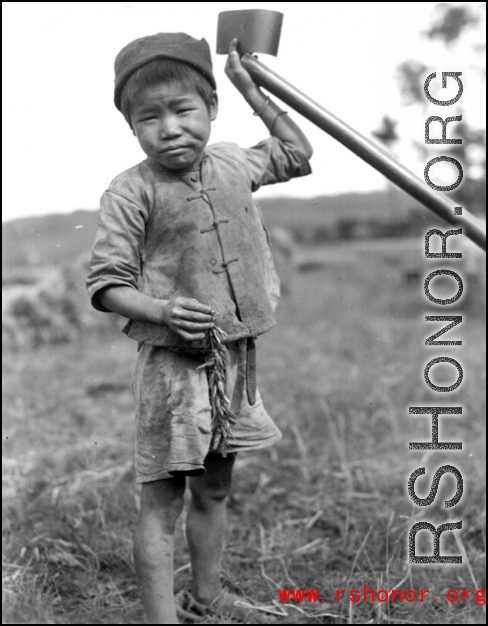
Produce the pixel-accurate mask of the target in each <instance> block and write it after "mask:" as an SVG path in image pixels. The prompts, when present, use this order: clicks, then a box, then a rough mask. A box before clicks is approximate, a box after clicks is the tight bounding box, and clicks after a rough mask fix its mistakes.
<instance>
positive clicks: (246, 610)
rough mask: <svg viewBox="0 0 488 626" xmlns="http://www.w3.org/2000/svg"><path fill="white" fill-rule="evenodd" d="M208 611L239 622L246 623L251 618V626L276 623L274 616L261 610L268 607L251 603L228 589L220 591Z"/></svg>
mask: <svg viewBox="0 0 488 626" xmlns="http://www.w3.org/2000/svg"><path fill="white" fill-rule="evenodd" d="M210 609H212V610H213V611H214V612H215V613H217V614H218V615H227V616H229V617H230V618H232V619H235V620H237V621H239V622H246V621H247V620H248V619H249V618H251V617H252V622H251V623H252V624H273V623H274V622H276V617H275V616H274V615H272V614H270V613H266V611H265V610H264V611H263V609H268V607H261V606H260V605H256V604H254V603H251V602H249V601H248V600H246V599H245V598H243V597H242V596H238V595H237V594H235V593H232V592H231V591H229V590H228V589H223V590H222V592H221V593H220V594H219V595H218V596H217V597H216V598H215V600H214V601H213V602H212V604H211V605H210ZM271 610H272V609H271Z"/></svg>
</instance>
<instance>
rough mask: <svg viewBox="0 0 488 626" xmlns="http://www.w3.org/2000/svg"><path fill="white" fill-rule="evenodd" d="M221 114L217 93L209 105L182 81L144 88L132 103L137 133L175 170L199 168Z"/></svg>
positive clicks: (146, 148) (146, 149) (155, 156)
mask: <svg viewBox="0 0 488 626" xmlns="http://www.w3.org/2000/svg"><path fill="white" fill-rule="evenodd" d="M216 117H217V94H214V97H213V101H212V105H211V107H210V110H209V108H208V107H207V105H206V104H205V102H204V100H203V99H202V97H201V96H200V95H199V94H198V93H197V92H196V91H194V90H192V89H191V87H188V86H187V85H185V84H183V83H179V82H172V83H164V84H160V85H152V86H149V87H146V88H145V89H143V90H141V92H140V93H139V94H137V96H136V97H135V98H134V100H133V102H132V106H131V122H132V128H133V132H134V135H135V136H136V137H137V139H138V141H139V144H140V146H141V148H142V149H143V150H144V152H145V153H146V154H147V156H149V157H150V158H151V159H153V160H154V161H157V162H158V163H160V164H161V165H164V166H165V167H167V168H169V169H171V170H179V169H183V168H191V167H194V168H196V167H197V166H198V165H199V164H200V162H201V160H202V154H203V150H204V148H205V146H206V145H207V142H208V139H209V137H210V126H211V122H212V121H213V120H214V119H215V118H216Z"/></svg>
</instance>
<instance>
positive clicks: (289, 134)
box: [225, 39, 313, 159]
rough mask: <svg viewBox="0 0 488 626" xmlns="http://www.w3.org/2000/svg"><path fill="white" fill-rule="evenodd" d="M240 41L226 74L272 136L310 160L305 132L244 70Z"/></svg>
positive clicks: (233, 45)
mask: <svg viewBox="0 0 488 626" xmlns="http://www.w3.org/2000/svg"><path fill="white" fill-rule="evenodd" d="M237 44H238V41H237V39H233V40H232V42H231V44H230V47H229V56H228V57H227V63H226V66H225V73H226V74H227V76H228V77H229V79H230V81H231V82H232V84H233V85H234V87H235V88H236V89H237V90H238V91H239V92H240V93H241V94H242V96H243V98H244V99H245V100H246V102H247V103H248V104H249V105H250V106H251V107H252V109H253V110H254V112H255V113H256V114H257V115H259V117H260V118H261V119H262V121H263V122H264V124H265V125H266V128H267V129H268V130H269V133H270V135H272V136H273V137H277V138H278V139H281V141H283V142H285V143H288V144H291V145H293V146H294V147H295V148H296V149H297V150H299V151H300V152H301V153H302V154H303V155H304V156H305V157H306V158H307V159H310V158H311V156H312V154H313V148H312V146H311V145H310V142H309V141H308V139H307V138H306V137H305V135H304V133H303V132H302V130H301V129H300V128H299V127H298V126H297V124H295V122H294V121H293V120H292V119H291V118H290V117H289V116H288V115H286V112H285V111H283V110H282V109H280V108H279V106H278V105H277V104H275V103H274V102H272V101H271V99H270V98H269V97H268V96H265V95H264V93H263V92H262V91H261V89H260V88H259V87H258V86H257V85H256V83H255V82H254V81H253V79H252V78H251V76H250V74H249V72H248V71H247V70H246V69H245V68H244V67H243V65H242V63H241V60H240V57H239V53H238V51H237Z"/></svg>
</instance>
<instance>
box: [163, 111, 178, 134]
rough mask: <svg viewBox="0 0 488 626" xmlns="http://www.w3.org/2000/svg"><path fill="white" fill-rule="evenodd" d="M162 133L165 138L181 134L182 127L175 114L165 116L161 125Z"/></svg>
mask: <svg viewBox="0 0 488 626" xmlns="http://www.w3.org/2000/svg"><path fill="white" fill-rule="evenodd" d="M160 135H161V137H162V138H164V139H167V138H168V137H177V136H179V135H181V128H180V125H179V124H178V120H177V118H176V117H175V116H173V115H171V116H167V117H165V118H164V120H162V122H161V126H160Z"/></svg>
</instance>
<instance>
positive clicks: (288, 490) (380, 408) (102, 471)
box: [3, 242, 486, 624]
mask: <svg viewBox="0 0 488 626" xmlns="http://www.w3.org/2000/svg"><path fill="white" fill-rule="evenodd" d="M420 243H421V242H420ZM397 252H398V250H397V248H396V247H395V245H394V244H393V245H392V246H390V247H389V248H388V246H383V247H382V248H378V249H376V248H375V246H369V247H364V246H363V248H357V249H356V248H354V247H351V246H350V247H345V246H337V247H334V248H330V249H328V251H323V250H318V251H316V254H315V255H310V250H307V251H306V254H305V253H302V254H301V256H300V260H301V267H302V271H301V272H299V273H297V274H296V275H295V276H294V278H293V281H292V285H291V290H290V293H289V295H288V296H287V297H286V298H284V300H283V301H282V303H281V305H280V309H279V315H278V326H277V327H276V328H275V329H274V330H273V331H272V332H270V333H269V334H268V335H266V336H263V337H262V338H260V339H259V342H258V349H259V350H258V358H259V372H258V374H259V378H258V380H259V385H260V388H261V392H262V395H263V397H264V399H265V402H266V406H267V408H268V411H269V412H270V414H271V415H272V416H273V418H274V419H275V420H276V422H277V423H278V425H279V426H280V428H281V429H282V431H283V433H284V437H283V439H282V441H281V442H280V443H279V444H278V445H276V446H275V447H274V448H272V449H268V450H264V451H261V452H258V453H250V454H248V455H244V454H243V455H242V456H241V458H239V459H238V460H237V463H236V470H235V479H234V490H233V495H232V497H231V499H230V501H229V527H228V537H227V539H228V542H227V549H226V552H225V557H224V570H223V576H224V579H225V581H226V583H227V584H228V585H229V586H230V587H231V588H233V589H234V590H236V591H238V592H240V593H242V594H244V595H246V596H247V597H249V598H251V599H253V600H255V601H259V602H263V603H266V604H268V605H269V604H271V603H272V602H273V601H274V603H275V605H276V612H277V613H279V612H282V615H281V616H279V617H277V622H278V623H283V624H286V623H290V624H291V623H293V624H296V623H310V624H320V623H324V624H325V623H332V624H343V623H349V624H355V623H359V624H360V623H365V624H372V623H376V624H380V623H385V624H397V623H404V624H405V623H406V624H408V623H420V624H445V623H463V624H475V623H476V624H477V623H483V622H484V619H485V617H484V616H485V611H484V607H483V606H476V605H475V603H474V600H473V594H471V596H468V597H467V601H466V602H461V601H459V602H456V603H449V602H447V601H446V597H445V595H446V591H447V590H449V589H455V590H457V591H461V590H463V589H472V590H476V589H484V587H485V578H484V576H485V575H484V568H485V549H486V548H485V526H484V522H485V518H484V495H485V491H484V475H485V470H484V457H485V444H484V424H485V422H484V363H485V354H484V350H485V348H484V346H485V338H484V333H485V325H484V318H483V303H484V296H483V294H482V293H481V292H480V291H479V290H480V289H481V288H480V287H479V285H478V286H475V285H473V287H472V289H471V293H470V291H469V290H470V285H469V284H468V285H467V293H466V295H465V296H463V299H464V302H465V304H464V305H461V306H459V307H458V308H457V309H456V310H455V311H453V312H456V313H458V312H460V311H461V312H463V313H464V315H465V322H464V323H463V324H462V325H461V326H458V327H457V328H456V329H455V330H454V331H453V332H452V333H451V335H452V337H451V338H456V339H457V338H461V339H462V340H463V344H464V345H463V346H462V347H456V348H439V347H426V346H425V345H424V341H425V338H426V337H427V336H428V335H429V334H432V333H433V332H434V330H436V329H437V325H435V324H432V323H431V324H430V325H429V324H428V323H427V322H425V321H424V315H426V314H434V315H443V314H444V315H446V314H452V312H451V311H449V312H447V311H445V310H441V311H439V310H438V309H440V308H441V307H435V306H432V305H430V306H427V305H428V303H427V300H426V298H425V296H424V295H423V293H422V286H421V283H420V282H419V283H418V284H415V282H414V284H412V282H411V281H410V282H408V283H407V282H406V281H405V275H404V274H405V272H404V268H405V267H406V266H407V265H408V261H407V259H408V258H411V256H412V253H411V251H410V252H409V251H408V250H406V251H405V252H404V258H403V259H402V256H401V255H400V254H397ZM306 258H309V259H312V260H309V262H306ZM418 258H420V259H421V256H419V257H418ZM423 263H425V270H426V271H425V274H424V275H426V274H427V273H428V269H427V268H430V266H428V265H427V263H426V262H422V261H421V262H420V265H421V266H422V264H423ZM460 302H463V301H460ZM451 308H453V307H451ZM434 327H435V328H434ZM454 334H456V337H454ZM135 354H136V352H135V346H134V345H133V343H132V342H131V341H129V340H128V339H126V338H125V337H124V336H120V334H119V333H117V332H116V330H115V329H114V328H113V329H111V328H110V327H109V326H107V327H106V328H105V329H104V331H103V333H102V334H101V335H100V334H98V335H94V334H93V333H81V334H80V336H79V337H78V338H77V339H76V340H74V341H70V342H68V343H66V344H61V345H56V346H51V345H45V346H40V347H39V348H37V349H36V350H35V351H30V352H22V351H16V352H14V351H6V352H5V353H4V399H3V407H4V419H3V431H4V434H3V444H4V457H3V498H4V507H3V566H4V573H3V590H4V600H3V609H4V621H3V623H6V624H37V623H41V624H138V623H144V618H143V614H142V608H141V604H140V601H139V596H138V591H137V588H136V581H135V576H134V570H133V567H132V563H131V542H132V534H133V530H134V525H135V522H136V516H137V509H138V503H139V491H138V488H137V487H136V486H135V484H134V474H133V467H132V440H133V402H132V396H131V393H130V380H131V373H132V366H133V362H134V359H135ZM446 354H447V355H448V356H454V357H455V358H457V359H458V360H459V361H460V362H461V363H462V366H463V369H464V373H465V380H464V382H463V384H462V385H461V387H460V388H459V390H458V391H457V392H455V393H452V394H449V396H452V397H449V398H448V399H444V398H441V400H439V397H438V396H439V394H436V393H434V392H432V391H430V390H429V389H428V387H427V385H426V384H425V383H424V381H423V369H424V366H425V364H426V363H427V362H428V360H430V358H433V357H435V356H442V355H446ZM450 380H452V371H451V370H450V369H449V370H446V371H444V370H442V368H439V369H438V370H437V371H436V381H443V384H446V383H447V382H448V381H450ZM438 384H439V383H438ZM439 403H440V404H447V403H451V404H454V405H462V406H463V416H462V417H461V416H460V417H457V418H447V419H445V420H444V421H443V420H441V431H440V433H441V439H451V440H460V441H462V442H463V450H462V451H461V452H449V451H448V452H438V453H420V452H418V453H417V452H409V451H408V442H409V441H419V440H424V439H428V438H429V433H430V428H429V423H430V422H429V419H428V418H424V417H410V416H409V415H408V407H409V406H420V405H435V404H439ZM449 463H450V464H453V465H455V466H456V467H458V468H459V469H460V470H461V471H462V473H463V478H464V495H463V498H462V500H461V502H460V503H459V504H458V505H457V506H456V507H455V508H454V509H453V510H452V509H448V510H446V509H443V508H441V506H439V504H438V503H439V502H442V500H444V499H449V498H450V497H452V495H453V493H454V489H453V482H451V481H450V477H445V478H444V479H443V481H442V482H441V489H440V493H439V494H438V496H437V498H436V500H435V502H434V504H433V505H432V506H431V507H428V508H427V509H425V508H423V507H416V506H413V505H412V503H411V501H410V499H409V497H408V494H407V480H408V477H409V475H410V474H411V472H413V471H414V470H415V469H416V468H418V467H423V466H425V467H426V472H427V476H428V477H429V478H425V482H422V481H423V480H424V479H419V485H420V486H419V487H418V492H420V493H422V495H425V494H426V493H427V491H428V488H429V487H428V485H430V480H431V478H430V477H431V476H432V474H433V472H434V471H435V469H437V467H439V466H441V465H445V464H449ZM459 519H462V520H463V530H462V531H461V532H460V533H458V540H457V541H455V539H454V533H445V535H444V537H445V541H444V540H443V543H442V549H443V551H444V550H445V552H446V553H449V552H450V553H453V554H460V553H462V555H463V561H464V563H463V565H456V566H448V565H443V566H419V565H417V566H411V567H409V566H408V563H407V535H408V530H409V528H410V527H411V526H412V525H413V523H415V522H417V521H422V520H427V521H431V522H434V523H436V525H437V524H440V523H444V522H446V521H458V520H459ZM183 524H184V519H183V520H182V521H181V524H180V525H179V527H178V533H177V535H178V536H177V550H176V562H175V567H176V576H175V582H176V589H177V590H179V589H185V588H187V587H188V585H189V576H190V573H189V567H188V563H189V557H188V551H187V548H186V546H185V542H184V539H183ZM419 537H420V536H419ZM364 584H366V585H367V586H368V587H369V588H371V589H374V590H377V589H386V590H391V589H393V588H396V587H397V588H399V589H402V590H407V589H414V590H417V591H418V590H420V589H429V590H430V594H429V595H428V596H427V598H426V600H425V602H424V603H420V602H415V603H407V602H402V603H399V602H395V603H391V602H387V603H378V602H375V603H371V602H359V603H349V601H348V600H347V598H346V595H344V596H343V599H342V601H341V602H335V599H334V596H335V590H337V589H346V590H351V589H360V590H362V588H363V585H364ZM299 588H304V589H319V590H320V591H321V597H322V598H323V599H325V602H320V603H307V602H304V603H294V602H291V603H288V604H281V605H279V604H278V602H277V600H278V595H277V589H299ZM434 600H435V601H434ZM211 623H218V620H217V621H216V620H215V619H213V620H212V622H211ZM250 623H252V622H250Z"/></svg>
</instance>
